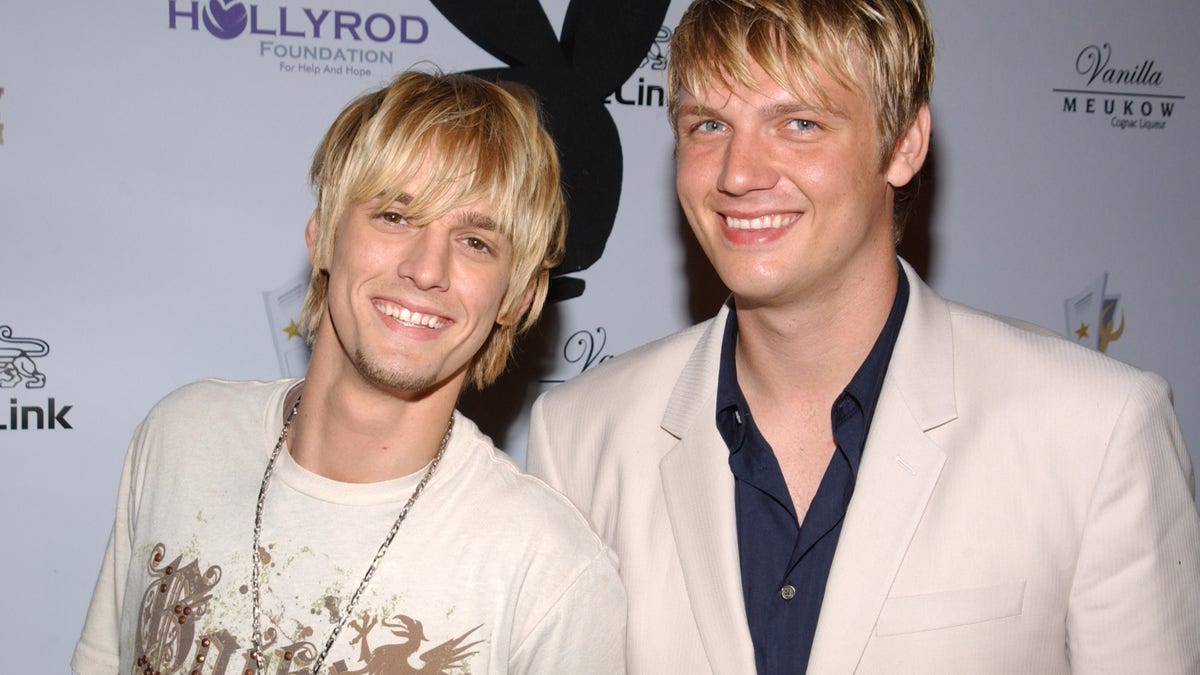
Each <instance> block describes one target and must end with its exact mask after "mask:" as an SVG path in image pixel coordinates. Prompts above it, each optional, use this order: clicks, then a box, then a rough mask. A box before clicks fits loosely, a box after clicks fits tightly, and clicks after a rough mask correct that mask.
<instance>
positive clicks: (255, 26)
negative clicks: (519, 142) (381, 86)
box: [167, 0, 429, 44]
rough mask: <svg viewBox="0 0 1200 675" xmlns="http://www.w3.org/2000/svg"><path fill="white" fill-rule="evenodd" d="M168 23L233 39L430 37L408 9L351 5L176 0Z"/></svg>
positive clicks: (418, 40) (415, 39)
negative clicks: (367, 10) (397, 11)
mask: <svg viewBox="0 0 1200 675" xmlns="http://www.w3.org/2000/svg"><path fill="white" fill-rule="evenodd" d="M167 21H168V24H167V25H168V27H169V28H171V29H172V30H179V29H180V28H184V29H186V28H191V30H194V31H198V30H200V24H201V23H203V24H204V28H205V30H207V31H208V32H209V34H211V35H212V36H213V37H216V38H219V39H221V40H232V39H234V38H236V37H238V36H240V35H242V34H243V33H245V32H246V31H247V30H249V32H250V34H251V35H271V36H278V37H291V38H314V39H320V38H331V39H334V40H354V41H356V42H357V41H362V40H369V41H371V42H376V43H380V44H385V43H390V42H402V43H406V44H416V43H421V42H424V41H425V38H427V37H428V36H429V24H428V23H426V21H425V19H423V18H421V17H419V16H414V15H408V14H401V15H399V16H395V17H393V16H391V15H388V14H384V13H382V12H376V13H374V14H369V15H367V16H365V17H364V16H363V15H362V14H360V13H358V12H354V11H349V10H341V9H338V10H330V9H312V8H310V7H305V8H303V9H301V10H296V11H293V10H292V9H291V8H289V7H279V8H278V11H277V12H276V11H272V10H270V9H263V10H262V11H261V12H260V8H259V6H258V5H255V4H250V5H247V4H246V3H243V2H242V1H241V0H207V1H206V2H204V3H203V7H201V2H200V0H182V1H181V0H170V1H169V2H168V5H167Z"/></svg>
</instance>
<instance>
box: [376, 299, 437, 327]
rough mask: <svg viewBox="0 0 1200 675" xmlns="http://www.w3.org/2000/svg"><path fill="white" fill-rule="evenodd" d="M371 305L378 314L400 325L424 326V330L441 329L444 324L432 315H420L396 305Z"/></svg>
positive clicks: (378, 303) (382, 303) (377, 302)
mask: <svg viewBox="0 0 1200 675" xmlns="http://www.w3.org/2000/svg"><path fill="white" fill-rule="evenodd" d="M371 304H373V305H375V309H377V310H379V311H380V312H383V313H384V314H387V315H388V316H390V317H392V318H393V319H396V320H397V321H399V322H400V323H404V324H408V325H410V326H424V327H426V328H441V327H442V326H443V325H445V323H446V321H445V320H444V319H442V318H441V317H440V316H434V315H432V314H422V313H420V312H414V311H412V310H410V309H409V308H407V307H398V306H396V305H392V304H388V303H384V302H379V301H376V302H373V303H371Z"/></svg>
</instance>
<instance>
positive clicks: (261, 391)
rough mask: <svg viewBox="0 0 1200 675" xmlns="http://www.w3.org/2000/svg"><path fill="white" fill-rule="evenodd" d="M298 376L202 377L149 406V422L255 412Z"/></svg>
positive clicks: (259, 410)
mask: <svg viewBox="0 0 1200 675" xmlns="http://www.w3.org/2000/svg"><path fill="white" fill-rule="evenodd" d="M298 381H299V380H293V379H286V380H275V381H272V382H257V381H233V380H219V379H205V380H199V381H196V382H192V383H190V384H185V385H183V386H182V387H180V388H178V389H176V390H174V391H172V392H171V393H169V394H167V395H166V396H164V397H163V398H162V400H160V401H159V402H158V403H156V404H155V405H154V407H153V408H151V409H150V412H149V413H148V414H147V416H146V419H147V421H148V422H150V421H152V422H155V423H167V422H172V421H179V420H204V419H209V420H212V419H219V418H220V417H224V416H227V415H229V414H233V413H243V414H244V413H246V412H252V413H258V414H259V415H261V413H262V411H263V410H265V408H266V407H267V406H268V405H269V404H270V403H271V402H272V401H273V400H276V399H278V398H279V397H281V396H282V395H283V394H284V393H285V392H286V391H287V390H288V389H290V388H291V387H292V386H293V385H294V384H296V382H298Z"/></svg>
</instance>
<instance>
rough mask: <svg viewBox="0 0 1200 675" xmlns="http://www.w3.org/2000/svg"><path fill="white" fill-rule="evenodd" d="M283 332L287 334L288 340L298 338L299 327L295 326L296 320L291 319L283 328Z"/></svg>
mask: <svg viewBox="0 0 1200 675" xmlns="http://www.w3.org/2000/svg"><path fill="white" fill-rule="evenodd" d="M283 332H285V333H287V336H288V337H287V339H289V340H291V339H292V338H298V337H300V326H297V325H296V320H295V319H292V322H291V323H289V324H288V325H286V326H284V327H283Z"/></svg>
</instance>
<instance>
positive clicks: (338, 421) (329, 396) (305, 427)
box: [285, 350, 462, 483]
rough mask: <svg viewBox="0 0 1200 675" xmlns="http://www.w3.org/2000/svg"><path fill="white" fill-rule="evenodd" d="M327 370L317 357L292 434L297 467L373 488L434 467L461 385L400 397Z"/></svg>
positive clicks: (341, 371)
mask: <svg viewBox="0 0 1200 675" xmlns="http://www.w3.org/2000/svg"><path fill="white" fill-rule="evenodd" d="M325 363H326V361H324V360H319V359H317V358H316V353H315V350H314V358H313V361H312V362H311V363H310V366H309V370H308V373H307V376H306V378H305V381H304V383H303V385H302V387H303V396H304V399H303V402H302V403H301V405H300V409H299V411H298V412H297V413H296V418H295V420H293V422H292V428H291V430H290V431H289V432H288V451H289V452H290V453H291V455H292V458H293V459H294V460H295V461H296V463H297V464H299V465H300V466H302V467H304V468H305V469H307V470H309V471H311V472H313V473H315V474H318V475H320V476H324V477H326V478H329V479H332V480H337V481H342V482H346V483H374V482H379V481H384V480H390V479H393V478H399V477H401V476H407V475H410V474H413V473H416V472H418V471H420V470H421V469H422V468H423V467H425V465H427V464H428V463H429V462H430V461H432V460H433V457H434V456H435V455H436V454H437V452H438V448H439V446H440V445H441V441H442V436H443V435H444V434H445V432H446V427H447V426H448V425H449V424H450V417H451V415H453V413H454V405H455V403H456V402H457V400H458V392H459V390H460V388H461V380H462V378H461V377H456V378H453V379H452V380H451V381H447V382H445V383H442V384H441V385H439V386H438V387H436V388H434V389H433V390H431V391H429V392H424V393H420V394H414V395H411V396H403V395H398V394H397V393H395V392H389V391H385V390H383V389H380V388H378V387H376V386H374V385H373V384H371V383H369V382H367V381H365V380H364V379H363V378H362V377H360V376H358V373H357V371H354V369H353V366H349V365H348V364H347V365H346V366H345V367H343V368H337V367H326V366H325V365H324V364H325ZM347 368H348V369H349V370H350V371H352V372H351V373H347V372H346V369H347ZM299 393H300V391H299V390H298V391H296V392H294V393H293V396H295V395H297V394H299ZM290 403H291V399H289V401H288V406H290ZM286 409H290V407H285V410H286Z"/></svg>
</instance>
